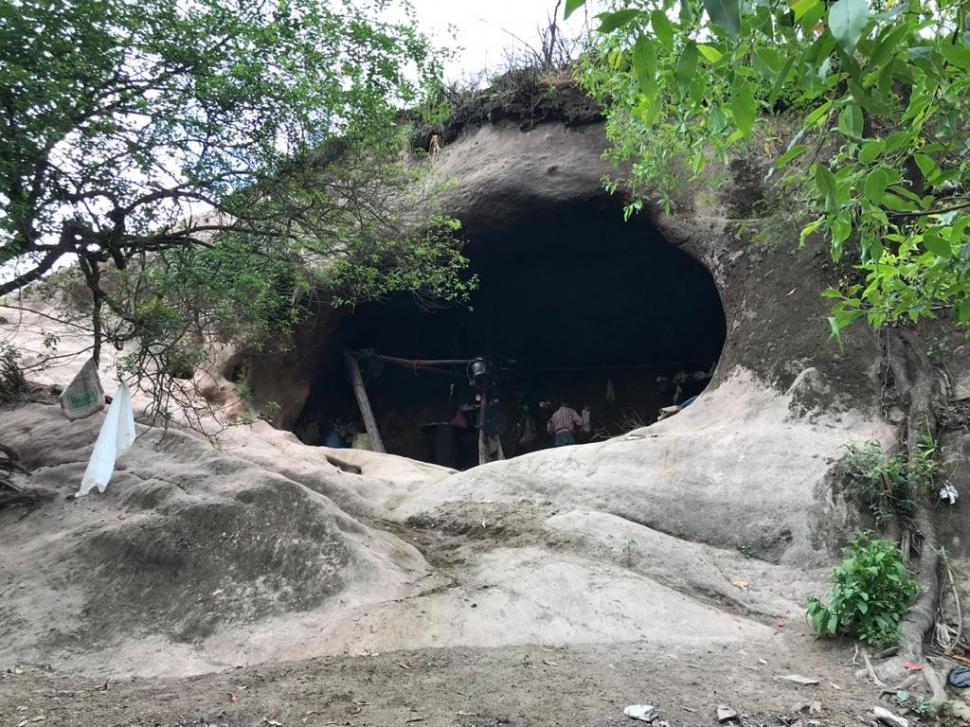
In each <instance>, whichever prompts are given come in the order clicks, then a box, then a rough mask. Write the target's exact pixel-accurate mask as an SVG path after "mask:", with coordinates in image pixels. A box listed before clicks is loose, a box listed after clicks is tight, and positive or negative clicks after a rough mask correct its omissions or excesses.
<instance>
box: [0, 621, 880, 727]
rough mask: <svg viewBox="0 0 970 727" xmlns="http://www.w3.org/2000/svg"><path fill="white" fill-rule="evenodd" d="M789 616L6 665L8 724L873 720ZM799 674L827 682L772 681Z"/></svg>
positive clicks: (848, 677)
mask: <svg viewBox="0 0 970 727" xmlns="http://www.w3.org/2000/svg"><path fill="white" fill-rule="evenodd" d="M791 627H792V625H789V626H787V627H785V628H788V629H789V631H788V632H787V633H786V632H784V630H783V629H779V632H778V636H777V639H778V641H777V644H776V645H774V647H772V648H770V649H763V650H760V651H758V652H755V651H753V650H752V651H746V650H743V649H741V650H733V649H729V648H723V649H721V648H712V649H703V650H697V651H693V652H690V651H681V652H678V653H675V652H671V651H667V652H660V651H657V650H655V649H652V648H651V647H650V645H649V644H645V643H644V644H637V643H627V644H618V645H594V646H586V647H568V648H559V649H554V648H543V647H534V646H531V647H530V646H524V647H506V648H498V649H460V648H453V649H425V650H420V651H399V652H389V653H384V654H378V653H375V654H370V655H360V656H352V657H325V658H319V659H313V660H308V661H302V662H291V663H280V664H273V665H266V666H261V667H248V668H239V669H234V670H229V671H225V672H222V673H215V674H208V675H204V676H198V677H192V678H188V679H132V680H126V681H117V682H116V681H110V682H107V683H105V682H102V681H96V680H93V679H82V678H77V677H73V676H70V675H68V674H62V673H57V672H54V671H49V670H47V669H44V668H43V667H37V666H30V667H28V666H24V667H21V668H18V669H15V670H12V671H8V672H6V673H2V674H0V725H4V726H7V725H10V726H11V727H15V726H16V725H23V726H24V727H28V725H34V724H38V725H78V726H80V725H84V726H88V725H99V726H101V727H109V726H110V727H121V726H122V725H124V726H125V727H134V726H136V725H137V726H138V727H148V726H149V725H151V726H153V727H155V726H159V727H161V726H163V725H164V726H165V727H176V726H180V727H181V726H186V727H187V726H188V725H210V726H215V725H218V727H235V726H237V725H238V726H240V727H242V726H245V727H258V726H267V727H278V726H279V725H283V726H284V727H293V726H300V727H301V726H302V725H307V727H318V726H321V725H354V726H359V727H363V726H364V725H410V724H416V725H419V726H420V727H432V726H436V725H442V726H445V725H447V726H451V727H473V726H475V727H493V726H495V725H531V726H545V725H549V726H550V727H551V726H552V725H564V726H566V725H569V726H574V725H575V726H579V725H587V726H589V727H595V726H602V727H606V726H608V725H633V724H637V723H636V722H633V721H632V720H630V719H628V718H627V717H625V716H624V714H623V709H624V707H625V706H627V705H629V704H636V703H649V704H652V705H654V706H655V707H656V708H657V709H658V711H659V715H660V718H661V719H662V720H665V721H667V722H669V724H670V725H671V727H677V726H679V725H685V726H686V725H714V724H717V720H716V717H715V710H716V708H717V707H718V706H719V705H728V706H730V707H731V708H733V709H734V710H736V711H737V712H738V714H739V716H740V720H741V724H742V725H785V724H789V725H792V724H794V723H795V722H796V720H801V724H803V725H809V726H811V727H826V726H828V725H833V726H834V725H850V724H858V723H860V722H861V723H863V724H871V717H870V716H868V714H869V713H870V712H871V709H872V707H873V705H875V704H877V703H878V702H876V690H875V688H874V687H872V686H871V685H870V684H867V683H866V682H864V681H862V680H861V679H858V678H857V677H855V676H854V673H853V672H854V669H855V667H853V665H852V664H851V656H852V651H851V649H847V648H846V647H845V646H844V645H842V646H840V645H834V644H828V643H819V642H816V641H815V640H813V639H812V638H811V637H810V636H809V635H808V634H804V633H791ZM795 628H796V629H797V628H798V627H797V625H795ZM146 658H150V656H149V655H146ZM791 673H801V674H805V675H808V676H811V677H814V678H816V679H818V680H819V681H820V684H819V685H818V686H807V687H802V686H796V685H794V684H791V683H787V682H783V681H780V680H778V679H776V676H778V675H782V674H791Z"/></svg>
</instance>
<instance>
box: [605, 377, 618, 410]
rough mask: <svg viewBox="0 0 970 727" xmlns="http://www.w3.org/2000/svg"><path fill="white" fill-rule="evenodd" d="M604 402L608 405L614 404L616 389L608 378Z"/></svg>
mask: <svg viewBox="0 0 970 727" xmlns="http://www.w3.org/2000/svg"><path fill="white" fill-rule="evenodd" d="M606 401H607V402H609V403H610V404H613V403H615V402H616V389H614V388H613V379H612V378H609V377H607V379H606Z"/></svg>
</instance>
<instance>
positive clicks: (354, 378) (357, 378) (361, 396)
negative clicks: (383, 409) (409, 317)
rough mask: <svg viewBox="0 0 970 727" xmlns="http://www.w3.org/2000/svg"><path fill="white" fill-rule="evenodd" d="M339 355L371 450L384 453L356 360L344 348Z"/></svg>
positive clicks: (382, 443)
mask: <svg viewBox="0 0 970 727" xmlns="http://www.w3.org/2000/svg"><path fill="white" fill-rule="evenodd" d="M341 353H342V354H343V357H344V361H345V362H346V363H347V371H349V372H350V380H351V382H352V383H353V385H354V396H356V397H357V406H359V407H360V416H361V418H362V419H363V420H364V427H365V428H366V429H367V436H368V437H369V438H370V446H371V449H372V450H374V451H375V452H386V451H387V450H386V449H384V442H383V441H382V440H381V433H380V431H378V429H377V420H376V419H374V410H373V409H371V406H370V399H369V398H368V397H367V389H366V388H365V387H364V377H363V376H361V375H360V366H358V365H357V359H355V358H354V357H353V356H351V355H350V351H348V350H347V349H346V348H341Z"/></svg>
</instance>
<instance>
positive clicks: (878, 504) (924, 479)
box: [839, 437, 939, 528]
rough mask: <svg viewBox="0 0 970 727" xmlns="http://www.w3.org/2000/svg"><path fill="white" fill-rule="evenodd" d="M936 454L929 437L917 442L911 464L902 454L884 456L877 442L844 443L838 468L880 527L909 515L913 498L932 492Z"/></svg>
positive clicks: (934, 445)
mask: <svg viewBox="0 0 970 727" xmlns="http://www.w3.org/2000/svg"><path fill="white" fill-rule="evenodd" d="M935 452H936V443H935V442H934V441H933V439H932V438H931V437H923V438H922V439H921V440H920V442H919V446H918V448H917V452H916V455H915V456H914V457H913V459H912V460H911V461H909V460H907V457H906V456H905V455H904V454H901V453H900V454H894V455H888V454H886V453H885V452H883V450H882V447H881V445H880V444H879V442H866V443H865V444H864V445H863V446H861V447H860V446H857V445H855V444H847V445H846V453H845V456H844V457H843V458H842V460H841V461H840V462H839V469H840V470H841V471H842V472H843V473H844V474H845V475H846V476H847V477H848V478H849V479H850V480H851V481H852V483H853V484H854V485H855V491H856V493H857V494H858V496H859V498H860V499H861V500H862V501H863V503H864V504H865V505H866V506H867V507H868V508H869V512H870V513H872V516H873V518H875V521H876V525H878V526H879V527H880V528H882V527H885V526H886V525H887V524H888V523H889V522H891V521H892V520H894V519H895V518H897V517H901V518H909V517H911V516H912V513H913V505H914V503H913V501H912V495H914V494H928V493H930V492H932V490H933V482H934V478H935V477H936V474H937V472H938V470H939V465H938V464H937V463H936V460H935V459H934V454H935Z"/></svg>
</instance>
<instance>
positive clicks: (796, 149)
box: [771, 144, 808, 169]
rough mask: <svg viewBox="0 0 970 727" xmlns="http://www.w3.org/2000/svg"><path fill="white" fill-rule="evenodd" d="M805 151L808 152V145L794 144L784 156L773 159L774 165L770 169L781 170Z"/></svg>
mask: <svg viewBox="0 0 970 727" xmlns="http://www.w3.org/2000/svg"><path fill="white" fill-rule="evenodd" d="M806 151H808V144H795V145H794V146H793V147H792V148H791V149H788V150H787V151H786V152H785V153H784V154H782V155H781V156H780V157H778V158H777V159H775V161H774V163H773V164H772V165H771V168H772V169H781V168H782V167H783V166H785V165H786V164H788V162H790V161H791V160H792V159H794V158H795V157H797V156H800V155H801V154H804V153H805V152H806Z"/></svg>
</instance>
